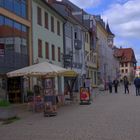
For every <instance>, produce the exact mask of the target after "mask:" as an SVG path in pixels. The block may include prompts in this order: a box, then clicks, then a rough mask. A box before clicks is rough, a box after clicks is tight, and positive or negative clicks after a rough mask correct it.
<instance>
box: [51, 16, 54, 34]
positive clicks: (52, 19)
mask: <svg viewBox="0 0 140 140" xmlns="http://www.w3.org/2000/svg"><path fill="white" fill-rule="evenodd" d="M51 31H52V32H54V18H53V17H52V16H51Z"/></svg>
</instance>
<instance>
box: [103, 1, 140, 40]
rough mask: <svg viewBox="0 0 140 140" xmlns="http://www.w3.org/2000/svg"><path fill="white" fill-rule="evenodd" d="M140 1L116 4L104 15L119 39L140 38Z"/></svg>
mask: <svg viewBox="0 0 140 140" xmlns="http://www.w3.org/2000/svg"><path fill="white" fill-rule="evenodd" d="M139 7H140V0H129V1H127V2H126V3H124V4H118V3H117V4H114V5H111V6H110V7H109V9H108V10H106V11H105V12H104V13H103V18H104V20H105V21H107V20H108V21H109V23H110V26H111V29H112V31H114V33H115V34H116V35H117V36H119V37H132V38H140V26H139V25H140V8H139Z"/></svg>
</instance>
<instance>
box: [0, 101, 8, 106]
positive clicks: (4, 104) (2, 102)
mask: <svg viewBox="0 0 140 140" xmlns="http://www.w3.org/2000/svg"><path fill="white" fill-rule="evenodd" d="M8 106H10V103H9V101H7V100H4V99H0V107H8Z"/></svg>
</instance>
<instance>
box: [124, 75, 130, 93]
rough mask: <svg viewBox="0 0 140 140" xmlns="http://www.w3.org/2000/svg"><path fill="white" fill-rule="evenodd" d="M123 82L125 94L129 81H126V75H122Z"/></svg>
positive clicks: (127, 90)
mask: <svg viewBox="0 0 140 140" xmlns="http://www.w3.org/2000/svg"><path fill="white" fill-rule="evenodd" d="M123 83H124V92H125V94H126V92H127V93H129V81H128V78H127V77H126V76H125V77H124V80H123Z"/></svg>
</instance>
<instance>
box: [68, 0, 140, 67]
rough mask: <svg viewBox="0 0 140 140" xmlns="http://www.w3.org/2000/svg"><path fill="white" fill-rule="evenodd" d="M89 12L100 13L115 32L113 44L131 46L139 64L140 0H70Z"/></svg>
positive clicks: (124, 46)
mask: <svg viewBox="0 0 140 140" xmlns="http://www.w3.org/2000/svg"><path fill="white" fill-rule="evenodd" d="M70 1H72V2H73V3H74V4H76V5H77V6H79V7H80V8H83V9H84V10H85V11H87V12H88V13H90V14H95V15H99V14H100V15H101V17H102V18H103V19H104V21H105V22H107V21H108V22H109V25H110V28H111V30H112V32H113V33H114V34H115V36H116V37H115V45H116V46H117V47H120V46H122V47H123V48H126V47H131V48H133V50H134V52H135V56H136V59H137V61H138V64H137V65H139V66H140V8H139V7H140V0H70Z"/></svg>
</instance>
